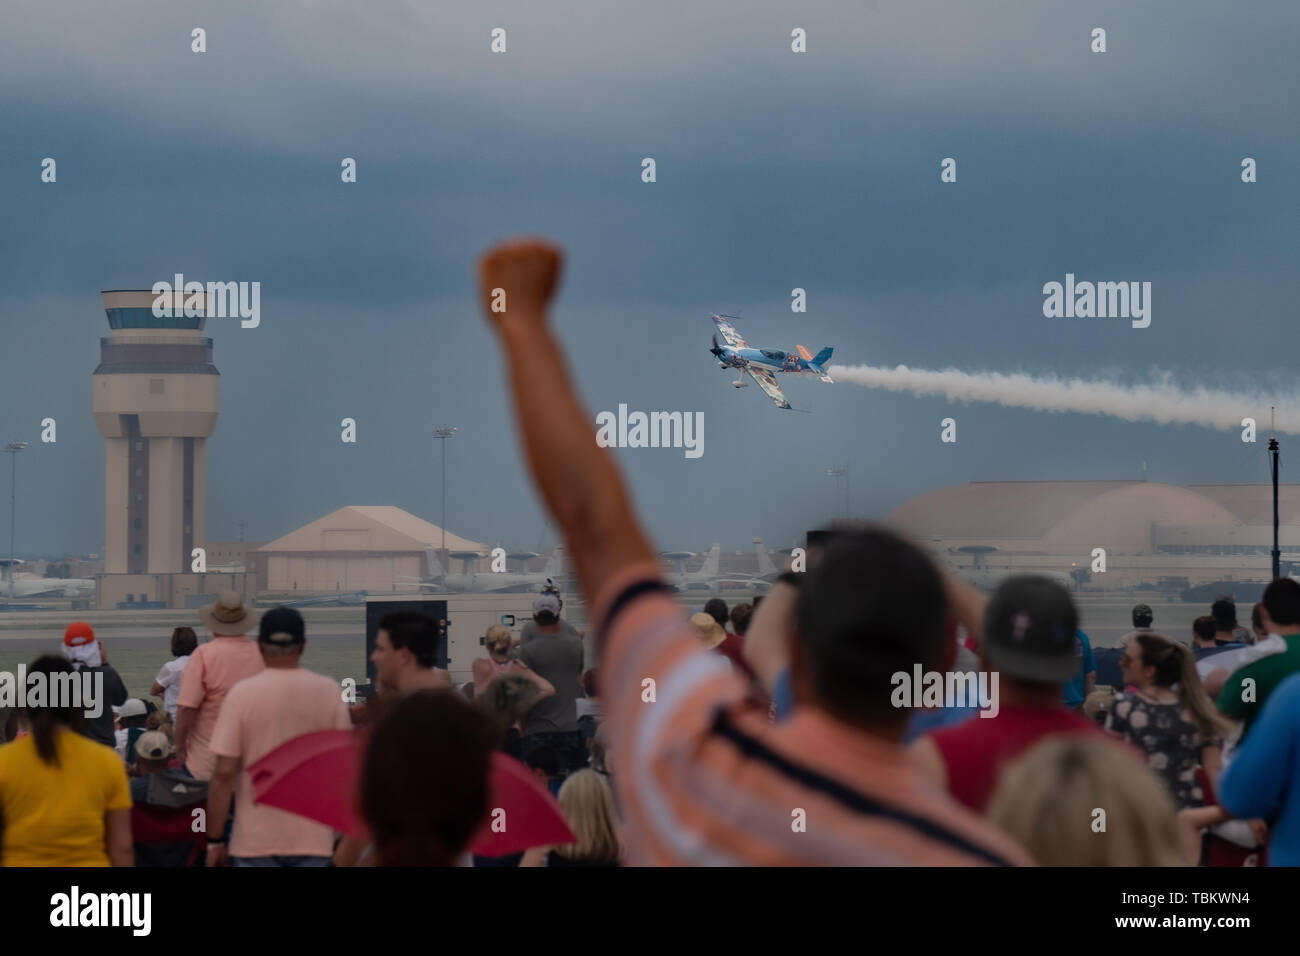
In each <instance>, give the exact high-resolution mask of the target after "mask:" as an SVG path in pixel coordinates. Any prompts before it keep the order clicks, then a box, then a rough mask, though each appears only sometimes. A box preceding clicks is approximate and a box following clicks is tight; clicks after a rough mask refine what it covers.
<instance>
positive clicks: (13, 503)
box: [5, 441, 27, 600]
mask: <svg viewBox="0 0 1300 956" xmlns="http://www.w3.org/2000/svg"><path fill="white" fill-rule="evenodd" d="M26 447H27V442H25V441H11V442H9V443H8V444H7V445H5V451H7V452H8V453H9V454H10V455H12V456H13V464H12V467H11V468H10V469H9V599H10V600H13V596H14V520H15V519H14V516H15V515H16V514H17V502H18V453H19V452H20V451H22V450H23V449H24V448H26Z"/></svg>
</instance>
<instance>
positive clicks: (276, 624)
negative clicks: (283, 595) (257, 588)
mask: <svg viewBox="0 0 1300 956" xmlns="http://www.w3.org/2000/svg"><path fill="white" fill-rule="evenodd" d="M257 639H258V640H259V641H263V642H265V643H267V644H280V645H284V646H288V645H291V644H301V643H303V642H304V641H305V640H306V639H307V634H306V629H305V627H304V625H303V622H302V615H301V614H299V613H298V612H297V611H295V610H294V609H293V608H291V607H273V608H271V610H269V611H267V612H266V613H265V614H263V615H262V620H261V621H260V622H258V626H257Z"/></svg>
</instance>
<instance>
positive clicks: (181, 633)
mask: <svg viewBox="0 0 1300 956" xmlns="http://www.w3.org/2000/svg"><path fill="white" fill-rule="evenodd" d="M198 646H199V638H198V635H197V634H195V633H194V628H192V627H174V628H172V657H184V656H186V655H187V654H193V653H194V650H195V648H197V647H198Z"/></svg>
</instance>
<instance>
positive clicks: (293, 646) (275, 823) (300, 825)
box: [207, 607, 352, 866]
mask: <svg viewBox="0 0 1300 956" xmlns="http://www.w3.org/2000/svg"><path fill="white" fill-rule="evenodd" d="M306 644H307V636H306V633H305V629H304V627H303V621H302V615H301V614H299V613H298V612H297V611H295V610H294V609H293V608H288V607H277V608H272V609H271V610H269V611H267V612H266V614H265V615H264V616H263V617H262V622H261V625H260V627H259V629H258V635H257V647H258V649H259V650H260V651H261V654H262V657H263V659H264V660H265V661H266V668H265V669H264V670H263V671H262V672H261V673H259V674H255V675H254V676H252V677H249V678H247V679H246V680H242V681H240V682H239V683H238V684H237V685H236V686H235V687H233V688H232V689H231V690H230V693H228V694H227V695H226V700H225V703H223V704H222V705H221V714H220V716H219V717H218V718H217V726H216V729H215V730H214V731H213V733H212V751H213V753H215V754H216V757H217V765H216V769H215V770H214V771H213V773H212V782H211V783H210V784H209V786H208V818H207V825H208V865H209V866H221V865H223V864H225V863H226V862H227V860H229V862H230V863H231V864H232V865H234V866H328V865H329V861H330V855H331V854H332V853H333V852H334V831H333V830H331V829H330V828H329V827H328V826H326V825H325V824H323V823H316V822H315V821H313V820H309V819H307V818H306V817H302V816H299V815H298V814H296V813H289V812H288V811H287V810H281V809H279V808H278V807H272V806H267V805H265V804H260V803H254V802H253V785H252V781H251V779H250V778H249V776H248V773H247V771H246V769H245V768H247V767H248V766H249V765H251V764H254V763H256V762H257V761H258V760H260V759H261V758H262V757H265V756H266V755H267V754H269V753H270V752H271V751H273V750H275V749H276V748H277V747H279V746H280V745H281V744H285V743H288V742H289V741H290V740H293V739H294V738H296V737H301V736H303V735H304V734H310V733H314V732H316V731H320V730H349V729H350V728H351V727H352V719H351V718H350V717H349V716H348V709H347V706H346V705H345V704H344V703H343V692H342V691H341V690H340V689H339V685H338V684H335V683H334V682H333V681H332V680H330V679H329V678H328V677H325V676H323V675H321V674H315V673H312V672H311V671H309V670H306V669H305V668H302V667H299V666H298V661H299V659H300V658H301V657H302V651H303V648H304V647H305V646H306ZM232 792H233V793H234V797H235V824H234V828H233V830H232V831H231V834H230V849H229V853H228V854H227V850H226V846H225V837H224V834H225V830H226V818H227V816H228V815H229V813H230V798H231V793H232Z"/></svg>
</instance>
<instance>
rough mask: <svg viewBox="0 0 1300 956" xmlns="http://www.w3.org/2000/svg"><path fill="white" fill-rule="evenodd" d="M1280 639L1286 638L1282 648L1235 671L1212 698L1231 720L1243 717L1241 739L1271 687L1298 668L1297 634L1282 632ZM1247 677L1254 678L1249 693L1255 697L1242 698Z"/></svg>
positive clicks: (1298, 670) (1298, 669)
mask: <svg viewBox="0 0 1300 956" xmlns="http://www.w3.org/2000/svg"><path fill="white" fill-rule="evenodd" d="M1282 639H1283V640H1284V641H1286V650H1285V651H1283V652H1282V653H1281V654H1270V655H1268V657H1261V658H1260V659H1259V660H1257V661H1255V662H1254V663H1253V664H1247V665H1246V666H1245V667H1243V668H1241V669H1239V670H1237V671H1234V672H1233V674H1232V676H1231V677H1229V678H1228V679H1227V681H1226V682H1225V683H1224V685H1223V690H1222V691H1221V692H1220V693H1219V699H1218V700H1217V701H1215V704H1216V705H1217V706H1218V708H1219V712H1220V713H1222V714H1224V715H1225V716H1227V717H1231V718H1233V719H1234V720H1241V721H1245V727H1244V729H1243V730H1242V738H1243V739H1245V735H1246V732H1247V731H1249V730H1250V725H1251V724H1252V723H1254V722H1255V718H1256V717H1258V716H1259V712H1260V710H1262V709H1263V707H1264V701H1266V700H1268V695H1269V694H1270V693H1272V692H1273V688H1274V687H1276V686H1277V685H1278V684H1280V683H1282V681H1284V680H1286V678H1288V677H1289V676H1291V675H1292V674H1294V673H1297V672H1300V634H1283V635H1282ZM1247 680H1253V681H1254V682H1255V684H1254V691H1253V694H1252V696H1253V697H1254V700H1242V697H1243V696H1245V682H1246V681H1247Z"/></svg>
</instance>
